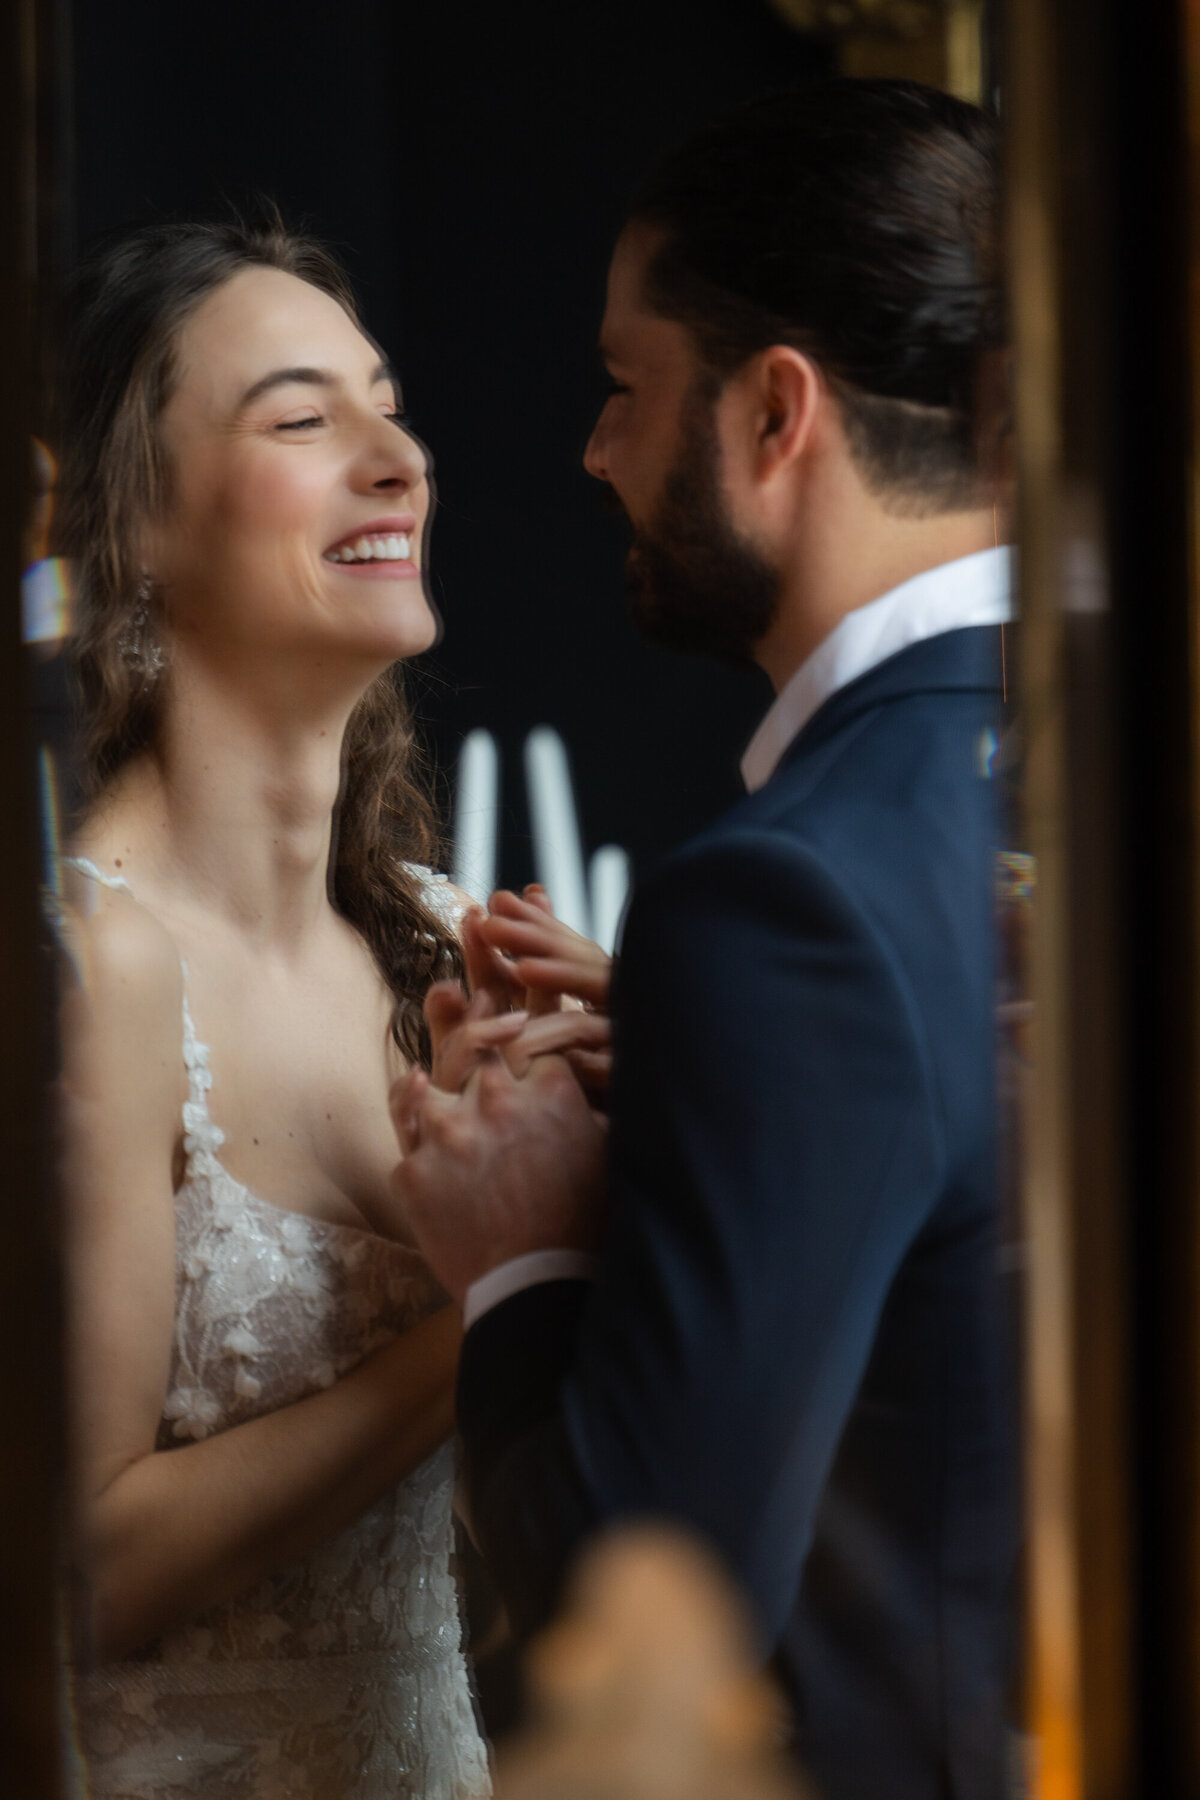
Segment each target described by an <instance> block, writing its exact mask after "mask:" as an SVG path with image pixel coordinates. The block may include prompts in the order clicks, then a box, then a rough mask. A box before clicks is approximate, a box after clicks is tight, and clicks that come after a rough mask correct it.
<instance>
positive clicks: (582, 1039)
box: [504, 1012, 611, 1074]
mask: <svg viewBox="0 0 1200 1800" xmlns="http://www.w3.org/2000/svg"><path fill="white" fill-rule="evenodd" d="M610 1043H611V1028H610V1026H609V1022H608V1020H607V1019H606V1018H603V1017H601V1016H600V1015H598V1014H595V1013H585V1012H557V1013H544V1014H542V1015H541V1016H539V1017H533V1018H530V1020H529V1022H528V1024H527V1025H526V1026H525V1027H524V1029H523V1030H522V1032H521V1033H520V1035H519V1036H518V1037H516V1038H514V1039H513V1041H512V1043H510V1044H509V1045H508V1047H507V1048H506V1050H505V1052H504V1060H505V1061H506V1063H507V1064H508V1067H509V1068H510V1069H512V1070H513V1071H514V1073H516V1074H522V1073H523V1072H524V1071H525V1070H526V1069H527V1068H528V1067H529V1065H530V1063H531V1062H532V1061H533V1059H534V1058H535V1057H538V1056H562V1055H564V1054H565V1053H566V1052H567V1051H568V1050H591V1051H600V1052H602V1051H605V1050H607V1048H608V1046H609V1044H610Z"/></svg>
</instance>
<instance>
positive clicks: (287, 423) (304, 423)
mask: <svg viewBox="0 0 1200 1800" xmlns="http://www.w3.org/2000/svg"><path fill="white" fill-rule="evenodd" d="M324 423H325V421H324V419H323V418H322V417H321V416H320V414H319V413H314V414H313V416H312V417H311V418H308V419H285V420H284V421H283V423H282V424H281V425H277V426H276V427H275V429H276V431H311V430H312V428H313V426H314V425H323V424H324Z"/></svg>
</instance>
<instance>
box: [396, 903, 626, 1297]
mask: <svg viewBox="0 0 1200 1800" xmlns="http://www.w3.org/2000/svg"><path fill="white" fill-rule="evenodd" d="M462 944H463V958H464V962H465V965H466V972H467V979H468V982H469V985H470V990H471V991H470V995H469V997H468V994H467V993H466V992H465V991H464V990H463V989H462V988H461V987H459V986H458V984H457V983H455V982H438V983H436V984H435V985H434V986H433V987H432V988H431V989H430V990H429V993H428V994H427V995H426V999H425V1018H426V1021H427V1023H428V1026H429V1032H430V1037H431V1040H432V1048H433V1067H432V1072H431V1073H426V1072H425V1071H424V1070H421V1069H414V1070H411V1071H410V1072H409V1073H408V1074H407V1075H405V1076H402V1077H401V1079H400V1080H399V1081H397V1082H396V1083H395V1084H394V1086H393V1088H392V1092H391V1113H392V1122H393V1124H394V1126H395V1128H396V1136H397V1138H398V1140H399V1143H400V1148H401V1150H402V1151H403V1153H404V1156H403V1160H402V1161H401V1162H400V1163H399V1165H398V1166H397V1168H396V1169H395V1171H394V1173H393V1176H392V1181H391V1197H392V1201H393V1203H394V1205H395V1208H396V1211H397V1213H398V1215H399V1217H400V1219H402V1220H403V1221H404V1223H405V1224H406V1225H407V1227H408V1229H409V1231H411V1232H412V1234H413V1235H414V1236H415V1238H416V1240H417V1244H418V1246H419V1248H420V1250H421V1252H422V1254H423V1255H424V1257H425V1258H426V1260H427V1261H428V1263H429V1265H430V1267H431V1268H432V1270H433V1272H434V1274H435V1275H436V1276H437V1278H438V1280H439V1281H440V1282H441V1284H442V1286H443V1287H444V1288H445V1289H446V1291H447V1293H449V1294H450V1295H451V1296H452V1297H453V1298H454V1299H456V1300H458V1301H460V1302H461V1301H462V1300H463V1298H464V1297H465V1295H466V1292H467V1289H468V1288H469V1287H470V1286H471V1284H472V1283H473V1282H475V1281H477V1280H479V1278H480V1277H481V1276H482V1275H485V1274H487V1273H488V1272H489V1270H491V1269H494V1268H497V1267H498V1266H499V1265H500V1264H501V1263H505V1262H508V1261H510V1260H512V1259H513V1258H514V1257H517V1256H523V1255H525V1254H527V1253H529V1252H530V1251H533V1250H546V1249H582V1250H590V1249H594V1248H595V1247H596V1246H597V1243H598V1241H599V1235H600V1229H601V1220H602V1212H603V1202H604V1191H605V1170H606V1149H607V1133H606V1120H605V1118H604V1116H603V1113H602V1111H601V1110H600V1108H601V1107H602V1105H603V1102H604V1097H605V1095H606V1093H607V1086H608V1071H609V1066H610V1059H611V1049H610V1030H609V1021H608V1017H607V1014H606V1012H605V1011H604V1008H605V1007H606V1006H607V1001H608V983H609V971H610V963H609V959H608V957H607V956H605V954H604V952H603V951H602V950H600V948H599V947H598V946H597V945H595V944H593V943H591V942H590V941H589V940H588V939H587V938H583V937H581V936H579V934H578V933H576V932H573V931H571V930H570V929H569V927H567V926H565V925H563V924H562V923H561V921H560V920H558V919H556V918H555V917H554V915H553V912H552V911H551V909H550V905H549V901H548V900H547V898H546V896H545V893H544V891H543V890H542V889H540V888H538V887H537V886H531V887H528V888H526V889H525V891H524V894H523V895H517V894H513V893H509V892H507V891H502V892H500V893H497V894H494V895H493V896H492V899H491V902H490V910H489V911H488V912H486V913H485V912H483V911H482V909H480V910H477V911H472V912H470V913H468V914H467V916H466V918H465V920H464V922H463V928H462ZM564 996H566V997H568V998H570V999H573V1000H575V1001H577V1002H581V1003H582V1005H576V1006H571V1007H564V1006H563V1004H562V1002H563V998H564ZM381 1224H382V1225H383V1229H385V1230H386V1229H387V1226H386V1223H384V1222H381Z"/></svg>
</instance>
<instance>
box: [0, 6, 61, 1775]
mask: <svg viewBox="0 0 1200 1800" xmlns="http://www.w3.org/2000/svg"><path fill="white" fill-rule="evenodd" d="M2 16H3V25H2V26H0V31H2V33H3V44H2V47H0V144H2V146H3V148H2V150H0V242H2V243H3V246H4V254H3V256H2V257H0V341H2V342H3V345H4V354H3V355H2V356H0V419H3V421H4V430H3V432H2V433H0V584H2V592H3V607H2V610H0V855H2V857H3V864H2V866H3V879H2V880H0V1171H2V1181H3V1203H2V1204H0V1447H2V1449H0V1746H2V1747H0V1758H2V1761H3V1770H4V1778H3V1780H4V1790H5V1792H6V1793H11V1794H13V1795H17V1794H19V1795H20V1796H21V1800H58V1797H59V1795H60V1793H61V1780H62V1777H61V1773H60V1764H61V1742H60V1740H61V1721H60V1706H59V1684H58V1677H57V1666H58V1657H57V1648H58V1647H57V1644H56V1641H55V1640H56V1631H55V1620H56V1612H57V1605H56V1589H57V1582H56V1570H57V1566H58V1548H59V1539H58V1528H59V1522H60V1506H61V1492H62V1489H61V1481H60V1468H61V1461H62V1449H63V1431H62V1381H61V1371H60V1335H61V1334H60V1307H59V1277H58V1244H57V1234H56V1217H55V1207H54V1203H53V1196H52V1193H51V1182H50V1171H49V1163H50V1157H49V1154H48V1145H47V1134H46V1131H45V1117H46V1105H45V1102H46V1094H47V1084H48V1079H49V1076H50V1073H51V1067H52V1065H51V1055H50V1038H51V1016H52V1003H51V981H50V977H49V969H48V962H47V957H46V953H45V952H44V950H43V948H42V932H41V929H40V924H39V912H38V892H39V887H40V883H41V878H42V870H41V863H40V856H41V851H40V831H39V826H38V817H37V801H36V787H35V762H34V735H33V721H32V716H31V699H30V685H29V682H28V679H27V673H28V672H27V668H26V663H25V653H24V647H23V644H22V639H21V599H20V594H21V572H22V566H23V561H24V557H23V550H24V544H25V530H26V524H27V518H26V513H27V507H28V504H29V501H30V498H31V480H30V475H31V453H30V440H31V433H32V425H33V410H34V407H33V402H34V395H33V392H32V386H33V367H34V361H35V358H34V344H33V330H34V311H35V305H34V292H35V285H36V279H37V170H38V157H37V148H36V129H35V113H36V94H37V83H38V76H39V67H38V43H39V10H38V6H37V4H36V0H16V3H15V4H13V5H11V6H9V7H7V8H5V9H4V10H3V15H2Z"/></svg>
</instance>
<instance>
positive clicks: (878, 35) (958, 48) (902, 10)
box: [768, 0, 991, 103]
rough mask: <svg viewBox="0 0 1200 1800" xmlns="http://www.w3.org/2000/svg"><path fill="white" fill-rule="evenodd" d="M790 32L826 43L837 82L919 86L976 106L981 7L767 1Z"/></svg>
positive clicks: (981, 87)
mask: <svg viewBox="0 0 1200 1800" xmlns="http://www.w3.org/2000/svg"><path fill="white" fill-rule="evenodd" d="M768 4H769V5H770V7H771V9H772V11H773V12H775V13H777V14H778V15H779V17H780V18H781V19H783V20H784V21H785V22H786V23H787V24H789V25H792V26H794V27H795V29H796V30H797V31H806V32H812V33H815V34H817V35H819V36H822V37H826V38H828V39H830V41H831V42H832V44H833V46H834V50H835V54H836V56H837V63H838V68H839V70H840V72H841V73H842V74H843V75H852V76H856V77H859V78H866V77H872V76H887V77H892V78H903V79H907V80H910V81H925V82H928V83H929V85H930V86H931V87H940V88H945V89H947V90H948V91H949V92H950V93H952V94H957V95H959V97H960V98H961V99H963V100H974V101H975V102H977V103H978V102H979V101H980V100H982V98H983V97H984V95H985V94H986V93H987V92H988V91H989V89H990V87H991V82H990V80H989V79H988V71H987V69H986V67H985V64H986V61H987V57H986V44H987V40H986V34H985V29H984V27H985V15H986V13H987V10H988V9H987V6H986V4H985V0H768Z"/></svg>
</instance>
